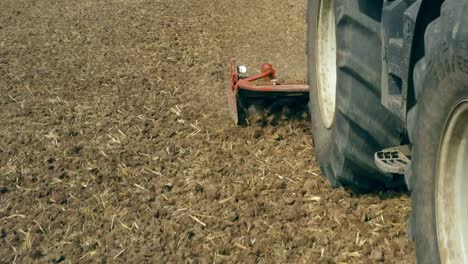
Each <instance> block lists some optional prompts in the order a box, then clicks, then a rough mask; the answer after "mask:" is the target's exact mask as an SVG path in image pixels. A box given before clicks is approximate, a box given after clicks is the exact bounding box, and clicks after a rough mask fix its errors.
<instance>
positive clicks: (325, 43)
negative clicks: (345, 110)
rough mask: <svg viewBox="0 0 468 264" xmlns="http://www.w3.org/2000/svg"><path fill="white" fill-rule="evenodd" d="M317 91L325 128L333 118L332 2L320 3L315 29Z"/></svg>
mask: <svg viewBox="0 0 468 264" xmlns="http://www.w3.org/2000/svg"><path fill="white" fill-rule="evenodd" d="M317 32H318V34H317V40H316V41H317V54H316V56H317V86H318V87H317V90H318V97H319V105H320V113H321V115H322V122H323V124H324V125H325V127H327V128H330V127H331V125H332V123H333V120H334V118H335V104H336V35H335V10H334V7H333V0H324V1H320V9H319V18H318V29H317Z"/></svg>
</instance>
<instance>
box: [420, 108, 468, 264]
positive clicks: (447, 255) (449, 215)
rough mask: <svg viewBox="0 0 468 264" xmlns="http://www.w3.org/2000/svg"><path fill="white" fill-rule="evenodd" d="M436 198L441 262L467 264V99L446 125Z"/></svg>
mask: <svg viewBox="0 0 468 264" xmlns="http://www.w3.org/2000/svg"><path fill="white" fill-rule="evenodd" d="M427 144H431V142H427ZM423 176H424V175H423ZM435 199H436V201H435V203H436V223H437V238H438V242H439V252H440V258H441V262H442V263H450V264H451V263H454V264H458V263H468V100H464V101H462V102H460V103H459V104H458V105H457V107H455V109H454V110H453V111H452V113H451V114H450V117H449V119H448V121H447V124H446V126H445V130H444V134H443V137H442V141H441V144H440V150H439V160H438V169H437V178H436V197H435Z"/></svg>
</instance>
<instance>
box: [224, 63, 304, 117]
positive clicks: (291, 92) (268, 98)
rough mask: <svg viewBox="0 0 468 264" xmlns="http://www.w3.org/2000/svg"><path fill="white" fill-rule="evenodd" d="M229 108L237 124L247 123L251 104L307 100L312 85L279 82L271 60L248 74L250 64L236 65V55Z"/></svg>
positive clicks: (230, 85) (231, 69)
mask: <svg viewBox="0 0 468 264" xmlns="http://www.w3.org/2000/svg"><path fill="white" fill-rule="evenodd" d="M227 97H228V104H229V112H230V114H231V117H232V119H233V121H234V123H235V124H236V125H245V124H248V115H249V112H251V111H250V110H251V108H252V106H254V107H255V108H256V109H255V111H256V110H258V107H259V106H265V105H267V106H268V105H270V106H271V105H273V104H287V103H294V104H307V101H308V98H309V86H308V85H306V84H297V83H280V82H279V81H278V80H277V79H276V70H275V69H274V68H273V66H272V65H271V64H270V63H265V64H263V65H262V67H261V73H260V74H257V75H253V76H248V75H247V67H246V66H244V65H237V64H236V59H235V58H231V59H230V60H229V77H228V85H227Z"/></svg>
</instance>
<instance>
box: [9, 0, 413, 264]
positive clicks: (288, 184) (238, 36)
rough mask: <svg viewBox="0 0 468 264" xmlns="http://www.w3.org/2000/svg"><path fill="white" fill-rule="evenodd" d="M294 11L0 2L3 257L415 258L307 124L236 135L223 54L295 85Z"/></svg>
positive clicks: (254, 6) (203, 2) (394, 211)
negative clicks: (331, 169) (334, 165)
mask: <svg viewBox="0 0 468 264" xmlns="http://www.w3.org/2000/svg"><path fill="white" fill-rule="evenodd" d="M305 28H306V25H305V2H304V1H293V0H284V1H267V0H256V1H248V0H238V1H228V0H219V1H211V0H197V1H191V0H177V1H175V0H102V1H94V0H74V1H57V0H33V1H30V0H28V1H26V0H2V1H1V3H0V107H1V108H0V109H1V111H0V263H34V262H37V263H224V262H237V263H379V262H385V263H412V262H414V255H413V249H412V245H411V243H410V241H409V239H408V238H407V234H406V227H405V221H406V219H407V217H408V214H409V212H410V210H411V208H410V206H409V200H408V196H407V195H406V194H402V193H391V192H386V193H378V194H368V195H357V194H353V193H352V192H350V191H348V190H344V189H333V188H332V187H331V186H330V185H329V184H328V182H327V181H326V180H325V179H324V177H323V176H322V175H321V173H320V170H319V168H318V166H317V164H316V161H315V158H314V154H313V147H312V137H311V132H310V129H309V126H310V124H309V120H308V118H307V115H305V114H304V115H300V116H298V117H297V118H293V119H285V120H283V119H281V122H279V123H278V122H276V123H274V124H272V123H271V122H268V120H266V121H265V120H263V121H262V120H261V122H253V123H252V124H251V125H250V126H249V127H246V128H237V127H235V126H234V125H233V124H232V122H231V120H230V119H229V115H228V113H227V110H226V109H227V107H226V98H225V95H224V77H225V72H224V70H225V68H226V62H227V58H228V56H229V55H230V54H239V55H240V56H239V57H240V58H239V59H240V61H242V62H244V63H248V64H249V65H251V66H253V67H254V68H256V67H258V66H259V63H261V62H263V61H270V62H273V63H275V64H276V65H277V66H278V72H279V74H280V75H281V76H282V77H284V78H285V79H289V80H294V81H305V79H306V73H305V72H306V62H305V59H306V58H305V48H304V46H305Z"/></svg>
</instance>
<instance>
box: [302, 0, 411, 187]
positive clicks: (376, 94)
mask: <svg viewBox="0 0 468 264" xmlns="http://www.w3.org/2000/svg"><path fill="white" fill-rule="evenodd" d="M322 1H333V0H322ZM320 3H321V1H320V0H309V2H308V11H307V18H308V19H307V20H308V22H307V23H308V33H307V34H308V43H307V52H308V66H309V70H308V77H309V85H310V111H311V117H312V133H313V139H314V149H315V152H316V156H317V160H318V163H319V165H320V167H321V169H322V172H323V174H324V175H325V176H326V177H327V178H328V179H329V181H330V182H331V184H332V185H333V186H344V187H350V188H351V189H354V190H358V191H375V190H378V189H382V188H385V187H395V185H400V184H402V182H403V181H402V180H401V178H400V177H395V176H394V175H382V174H381V173H380V172H379V171H378V169H377V168H376V166H375V164H374V161H373V156H374V153H375V152H376V151H379V150H382V149H384V148H387V147H391V146H398V145H400V143H401V135H402V134H403V129H402V124H401V123H400V122H399V121H398V120H397V118H396V117H395V116H393V115H392V114H391V113H390V112H389V111H388V110H386V109H385V108H384V107H383V106H382V105H381V102H380V95H381V89H380V86H381V66H382V65H381V46H382V45H381V25H380V17H381V9H382V1H375V0H368V1H363V0H334V9H335V23H336V42H337V46H336V47H337V69H336V71H337V88H336V110H335V117H334V121H333V123H332V124H331V126H330V127H329V128H327V127H326V126H325V125H324V123H323V122H322V117H321V112H320V111H321V110H320V106H319V104H320V99H319V95H318V89H317V86H318V80H317V77H318V76H317V65H318V56H317V39H318V37H317V36H318V30H317V28H318V21H319V13H320Z"/></svg>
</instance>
